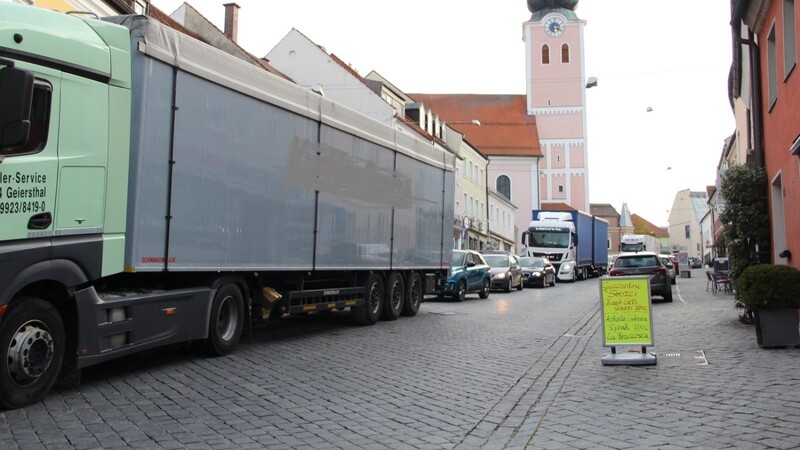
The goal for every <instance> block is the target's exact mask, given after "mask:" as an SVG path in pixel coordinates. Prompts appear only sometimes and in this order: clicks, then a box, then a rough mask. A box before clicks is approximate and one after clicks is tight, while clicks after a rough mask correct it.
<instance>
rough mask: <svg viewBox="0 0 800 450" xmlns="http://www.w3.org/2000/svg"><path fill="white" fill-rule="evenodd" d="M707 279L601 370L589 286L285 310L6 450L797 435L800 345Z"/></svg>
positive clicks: (796, 438)
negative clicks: (765, 342) (397, 308)
mask: <svg viewBox="0 0 800 450" xmlns="http://www.w3.org/2000/svg"><path fill="white" fill-rule="evenodd" d="M706 284H707V283H706V279H705V277H704V274H703V271H702V270H700V269H695V270H694V271H693V272H692V278H688V279H679V280H678V285H677V286H675V287H674V293H675V301H674V302H673V303H664V302H656V303H655V304H654V305H653V308H652V310H653V332H654V338H655V346H654V347H653V348H648V351H653V352H655V353H656V354H657V355H658V364H657V365H656V366H649V367H633V366H603V365H602V364H601V360H600V359H601V357H602V356H603V354H604V353H606V352H607V351H608V349H605V348H603V347H602V342H601V339H602V336H601V334H602V333H601V330H600V326H601V315H600V303H599V283H598V281H597V280H596V279H595V280H590V281H583V282H578V283H575V284H566V283H559V284H558V285H557V286H556V287H554V288H547V289H525V290H523V291H520V292H513V293H509V294H505V293H501V292H493V293H492V294H491V295H490V297H489V299H487V300H480V299H478V297H477V295H470V296H468V298H467V301H465V302H463V303H456V302H450V301H438V300H435V299H429V301H428V302H426V303H425V304H424V305H423V306H422V308H421V310H420V313H419V314H418V315H417V316H416V317H413V318H401V319H400V320H398V321H395V322H380V323H378V324H377V325H376V326H372V327H356V326H352V325H350V322H349V317H347V313H346V312H344V313H341V314H324V315H322V314H321V315H309V316H304V317H297V318H291V319H284V320H282V321H280V322H279V323H277V324H270V325H268V326H267V327H264V328H262V329H257V330H256V331H255V332H254V334H253V336H252V337H251V338H249V339H248V340H246V341H245V342H244V343H242V344H241V345H240V347H239V348H238V349H237V351H236V352H234V353H233V354H232V355H230V356H228V357H222V358H202V357H199V356H195V355H193V354H192V353H190V352H186V351H181V350H176V349H163V350H159V351H156V352H150V353H146V354H140V355H136V356H133V357H129V358H125V359H122V360H118V361H114V362H111V363H108V364H103V365H100V366H97V367H92V368H90V369H88V370H85V371H84V377H83V383H82V384H81V385H80V386H79V387H78V388H60V389H57V390H55V391H54V392H52V393H51V394H50V395H49V396H48V397H47V398H46V400H45V401H43V402H41V403H39V404H35V405H33V406H30V407H27V408H23V409H19V410H11V411H4V412H2V413H0V430H1V433H2V434H0V436H2V438H0V448H4V449H5V448H8V449H12V448H25V449H34V448H79V449H93V448H214V449H219V448H276V449H278V448H281V449H285V448H293V449H294V448H305V449H317V448H365V449H373V448H374V449H382V448H397V449H447V448H460V449H471V448H476V449H479V448H480V449H484V448H496V449H512V448H598V447H599V448H603V447H605V448H653V447H659V448H698V447H705V448H726V447H737V448H796V447H798V446H800V431H798V430H800V407H799V406H798V405H799V403H798V402H799V401H800V391H798V390H797V387H796V386H797V382H798V375H797V373H798V368H800V359H798V355H800V350H798V349H795V348H783V349H769V350H765V349H761V348H759V347H758V345H757V343H756V336H755V330H754V327H753V326H752V325H744V324H741V323H740V322H739V321H738V314H739V311H737V310H736V309H735V308H734V307H733V296H732V295H726V294H722V293H717V294H716V295H713V294H712V293H711V292H709V291H707V290H706ZM697 356H700V358H696V357H697ZM702 356H705V358H706V360H707V364H701V363H703V362H704V360H703V359H702Z"/></svg>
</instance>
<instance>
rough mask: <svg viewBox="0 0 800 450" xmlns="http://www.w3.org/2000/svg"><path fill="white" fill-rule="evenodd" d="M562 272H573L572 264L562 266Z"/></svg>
mask: <svg viewBox="0 0 800 450" xmlns="http://www.w3.org/2000/svg"><path fill="white" fill-rule="evenodd" d="M561 270H562V271H564V272H569V271H570V270H572V264H570V263H565V264H562V265H561Z"/></svg>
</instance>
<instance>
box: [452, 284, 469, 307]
mask: <svg viewBox="0 0 800 450" xmlns="http://www.w3.org/2000/svg"><path fill="white" fill-rule="evenodd" d="M453 298H454V299H455V301H457V302H463V301H464V300H465V299H466V298H467V280H461V281H459V282H458V288H456V293H455V295H454V296H453Z"/></svg>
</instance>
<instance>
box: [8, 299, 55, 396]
mask: <svg viewBox="0 0 800 450" xmlns="http://www.w3.org/2000/svg"><path fill="white" fill-rule="evenodd" d="M9 309H10V311H9V312H8V314H7V315H6V316H5V317H4V318H3V322H2V327H0V357H1V358H2V359H3V361H5V362H6V366H5V370H0V404H2V405H3V406H4V407H6V408H20V407H23V406H26V405H30V404H31V403H35V402H37V401H39V400H41V399H42V398H43V397H44V396H45V395H46V394H47V392H48V391H50V388H52V387H53V384H54V383H55V382H56V378H57V377H58V373H59V371H60V370H61V363H62V361H63V359H64V339H65V338H64V324H63V323H62V321H61V316H60V315H59V314H58V311H56V309H55V307H53V305H51V304H50V303H48V302H46V301H44V300H42V299H39V298H32V297H27V298H21V299H19V300H18V301H17V302H16V303H15V304H14V305H13V306H11V307H10V308H9Z"/></svg>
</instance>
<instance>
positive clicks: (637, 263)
mask: <svg viewBox="0 0 800 450" xmlns="http://www.w3.org/2000/svg"><path fill="white" fill-rule="evenodd" d="M608 274H609V275H610V276H612V277H616V276H626V275H648V276H649V277H650V295H651V296H659V297H662V298H663V299H664V300H666V301H668V302H671V301H672V284H671V281H670V278H669V273H668V270H667V266H665V265H664V263H663V262H662V261H661V258H659V257H658V255H656V254H655V253H653V252H639V253H628V254H621V255H619V256H618V257H617V261H616V262H615V263H614V268H613V269H611V271H610V272H609V273H608Z"/></svg>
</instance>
